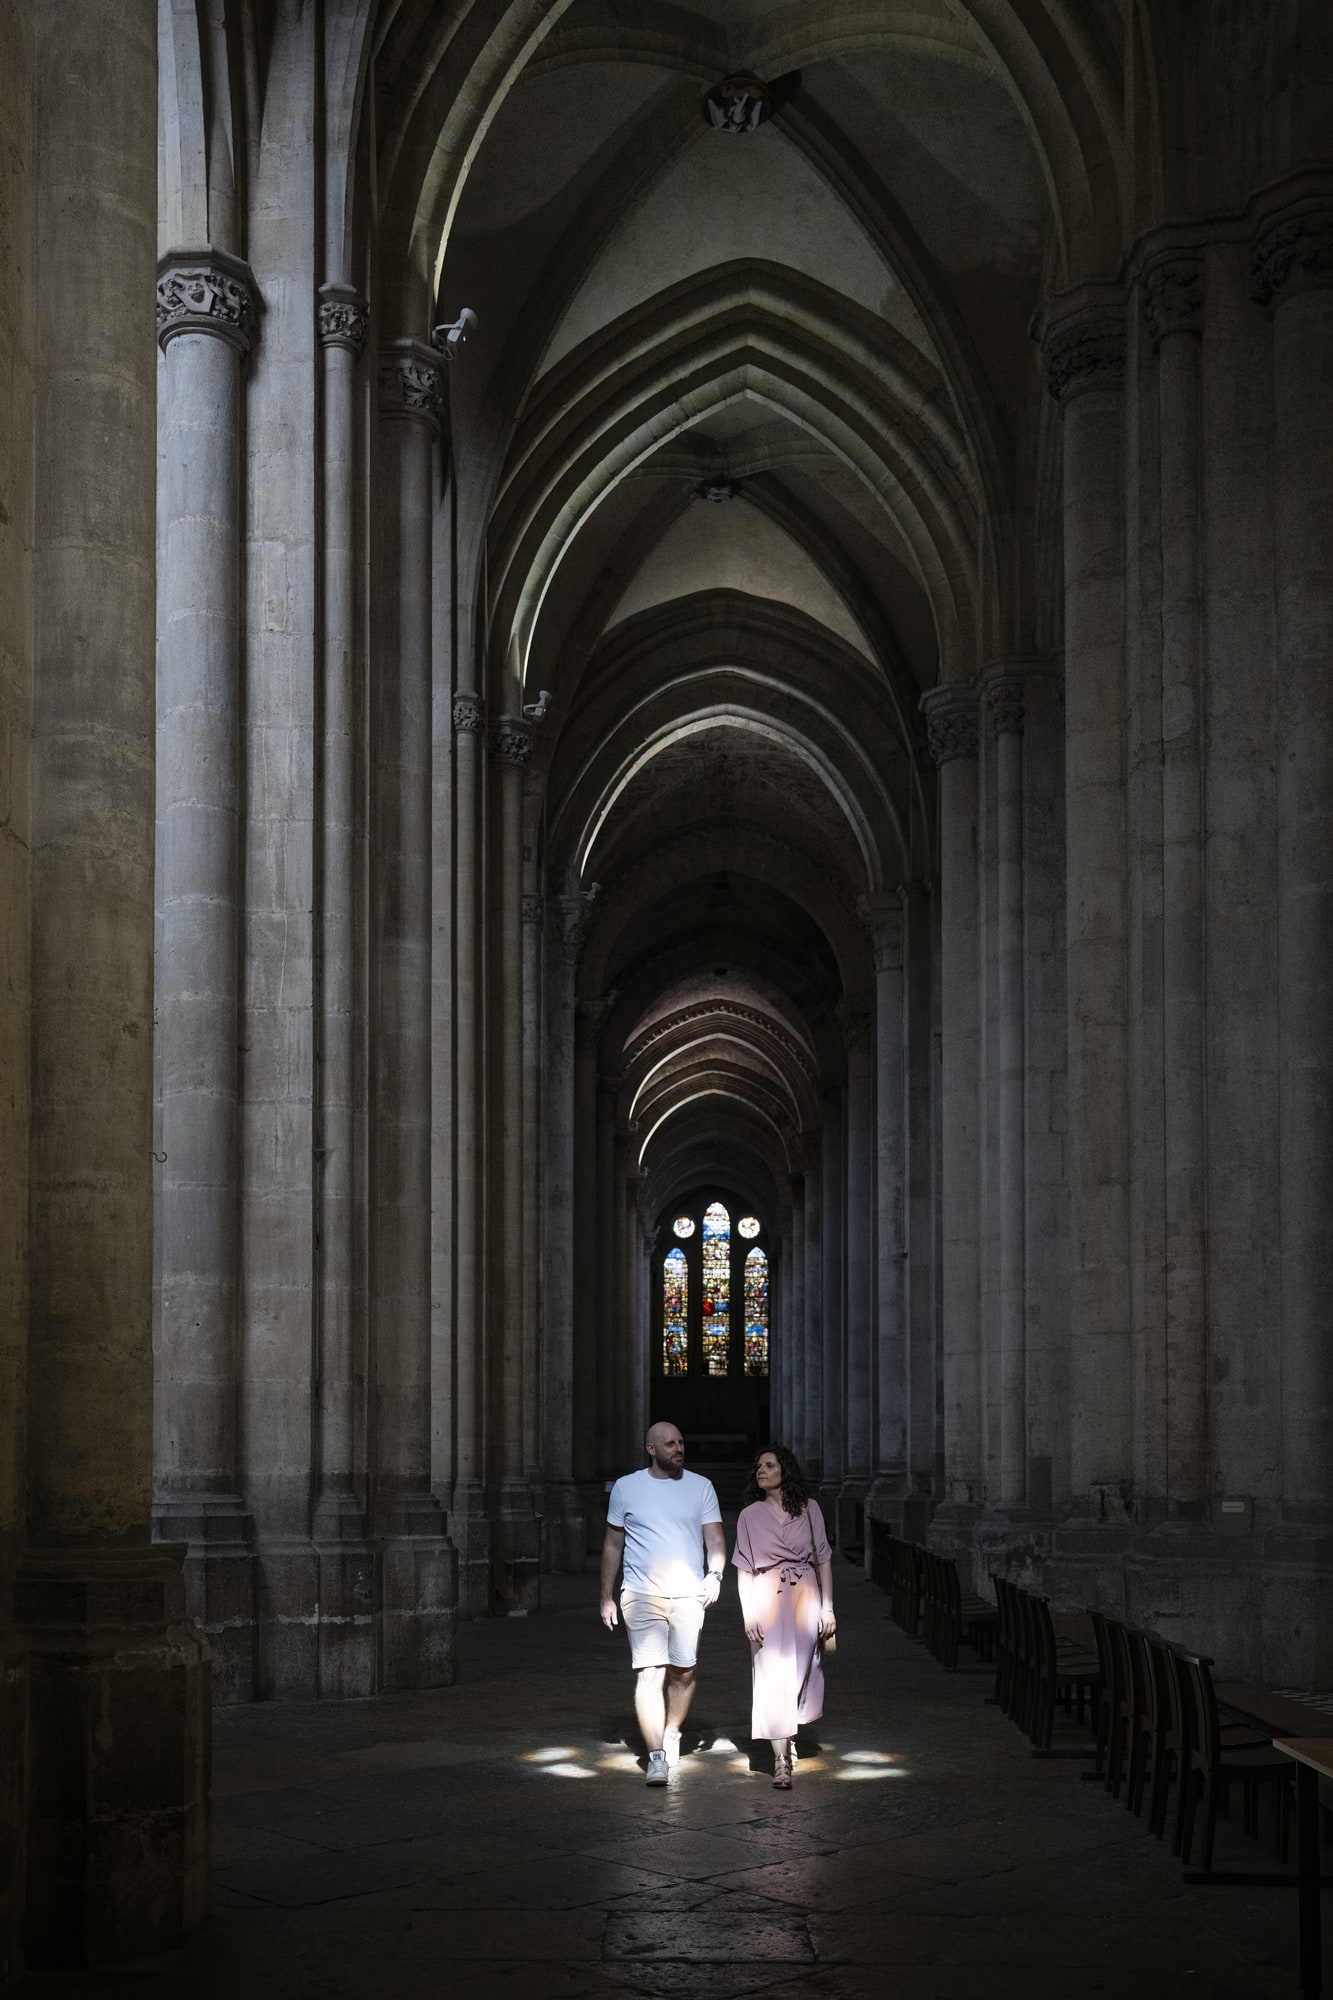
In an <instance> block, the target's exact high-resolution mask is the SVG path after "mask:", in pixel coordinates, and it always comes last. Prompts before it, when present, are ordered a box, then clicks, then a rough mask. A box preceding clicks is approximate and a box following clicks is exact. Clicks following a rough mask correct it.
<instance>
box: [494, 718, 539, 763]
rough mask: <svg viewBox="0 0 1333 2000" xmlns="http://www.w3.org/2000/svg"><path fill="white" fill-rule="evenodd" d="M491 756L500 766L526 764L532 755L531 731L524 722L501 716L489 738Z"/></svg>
mask: <svg viewBox="0 0 1333 2000" xmlns="http://www.w3.org/2000/svg"><path fill="white" fill-rule="evenodd" d="M491 755H492V756H493V757H495V758H496V759H497V760H498V761H499V762H500V763H501V764H526V763H527V761H528V759H529V757H530V756H531V755H532V731H531V730H530V729H529V728H528V726H527V724H526V722H519V721H518V720H517V719H516V718H515V717H514V716H512V715H502V716H501V718H500V720H499V721H498V722H497V723H496V725H495V733H494V734H493V736H492V737H491Z"/></svg>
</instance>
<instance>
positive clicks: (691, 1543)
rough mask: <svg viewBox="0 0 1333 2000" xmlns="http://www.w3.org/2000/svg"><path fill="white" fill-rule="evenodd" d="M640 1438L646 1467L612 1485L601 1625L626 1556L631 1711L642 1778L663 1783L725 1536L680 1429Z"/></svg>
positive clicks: (716, 1585)
mask: <svg viewBox="0 0 1333 2000" xmlns="http://www.w3.org/2000/svg"><path fill="white" fill-rule="evenodd" d="M644 1443H645V1447H646V1449H647V1453H648V1463H647V1465H646V1466H644V1468H643V1470H642V1471H641V1472H630V1473H627V1474H626V1475H625V1477H624V1478H623V1479H617V1481H616V1483H615V1485H614V1486H613V1487H612V1488H611V1499H610V1502H609V1504H608V1506H607V1510H606V1540H605V1541H604V1542H603V1543H602V1623H603V1625H605V1627H606V1629H607V1631H608V1632H611V1631H614V1630H615V1627H616V1625H617V1623H618V1622H619V1621H618V1618H617V1614H616V1598H615V1589H616V1571H617V1570H618V1569H619V1568H620V1566H621V1563H622V1562H623V1563H624V1566H625V1582H624V1588H623V1589H622V1590H621V1593H620V1609H621V1611H622V1612H623V1613H624V1615H625V1629H626V1631H627V1632H628V1633H629V1647H630V1664H631V1666H632V1667H633V1668H634V1712H635V1714H636V1715H637V1716H638V1718H639V1727H640V1729H641V1730H642V1731H643V1740H644V1742H645V1743H646V1744H647V1746H648V1783H649V1784H650V1785H665V1784H666V1783H667V1782H668V1780H669V1777H670V1773H671V1769H672V1766H673V1765H675V1764H676V1763H677V1762H678V1761H679V1759H680V1732H681V1730H682V1728H683V1727H684V1723H685V1717H686V1716H687V1715H688V1714H689V1711H690V1703H691V1702H692V1701H693V1699H694V1666H695V1655H696V1653H697V1651H698V1646H699V1633H700V1630H701V1629H702V1627H703V1622H704V1613H705V1611H707V1609H708V1607H709V1606H710V1605H711V1604H716V1603H717V1596H718V1592H719V1591H720V1590H721V1588H722V1571H723V1567H724V1565H725V1563H726V1560H727V1542H726V1537H725V1535H724V1534H723V1532H722V1509H721V1508H720V1507H719V1506H718V1504H717V1494H716V1493H715V1492H714V1491H713V1482H712V1480H711V1479H702V1478H700V1476H699V1474H698V1473H697V1472H687V1471H686V1470H685V1440H684V1438H683V1437H682V1436H681V1434H680V1432H679V1431H678V1430H677V1429H676V1426H675V1425H674V1424H654V1425H653V1427H652V1429H651V1430H650V1431H649V1433H648V1436H647V1438H646V1439H645V1440H644Z"/></svg>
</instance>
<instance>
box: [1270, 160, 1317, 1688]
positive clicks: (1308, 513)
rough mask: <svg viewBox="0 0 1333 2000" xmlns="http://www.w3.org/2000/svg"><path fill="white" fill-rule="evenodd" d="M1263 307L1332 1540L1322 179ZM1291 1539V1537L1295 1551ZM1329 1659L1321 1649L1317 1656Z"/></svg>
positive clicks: (1297, 1388) (1307, 1406)
mask: <svg viewBox="0 0 1333 2000" xmlns="http://www.w3.org/2000/svg"><path fill="white" fill-rule="evenodd" d="M1252 288H1253V291H1254V294H1255V296H1256V298H1257V299H1258V300H1259V301H1260V303H1262V304H1264V305H1266V306H1267V307H1268V309H1269V310H1270V312H1271V313H1272V316H1273V418H1274V468H1273V489H1274V501H1275V523H1274V526H1275V538H1274V539H1275V582H1276V598H1277V678H1278V720H1277V746H1276V747H1277V760H1278V795H1277V809H1278V925H1279V930H1278V963H1277V981H1278V1047H1279V1063H1280V1066H1281V1072H1280V1074H1281V1081H1280V1096H1279V1103H1280V1117H1281V1127H1280V1139H1279V1144H1280V1149H1281V1150H1280V1172H1281V1190H1282V1196H1281V1199H1282V1224H1281V1239H1282V1294H1281V1328H1282V1505H1283V1513H1284V1515H1285V1517H1286V1519H1287V1520H1288V1521H1289V1522H1291V1523H1292V1524H1293V1526H1294V1527H1304V1528H1308V1529H1311V1530H1314V1531H1315V1532H1316V1533H1318V1534H1319V1535H1321V1536H1322V1539H1323V1542H1324V1545H1325V1548H1327V1546H1328V1544H1329V1542H1331V1541H1333V1534H1331V1533H1330V1530H1331V1529H1333V1446H1331V1445H1330V1438H1333V1229H1330V1226H1329V1218H1330V1216H1331V1215H1333V701H1330V696H1329V662H1330V659H1333V537H1331V536H1330V528H1329V524H1330V521H1333V184H1330V180H1329V177H1328V176H1327V174H1310V175H1308V176H1305V177H1303V179H1302V180H1300V181H1298V182H1296V183H1294V184H1292V183H1288V184H1287V186H1286V187H1285V188H1284V189H1282V190H1279V191H1277V192H1276V193H1275V194H1274V195H1272V196H1270V197H1269V198H1268V199H1267V200H1266V201H1265V203H1264V204H1263V206H1262V208H1261V212H1260V216H1259V219H1258V228H1257V233H1256V237H1255V245H1254V256H1253V267H1252ZM1298 1546H1299V1539H1298V1538H1296V1539H1295V1540H1294V1541H1293V1552H1295V1550H1296V1548H1297V1547H1298ZM1324 1670H1325V1671H1327V1654H1325V1667H1324Z"/></svg>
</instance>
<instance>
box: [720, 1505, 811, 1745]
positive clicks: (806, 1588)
mask: <svg viewBox="0 0 1333 2000" xmlns="http://www.w3.org/2000/svg"><path fill="white" fill-rule="evenodd" d="M831 1554H832V1551H831V1550H830V1548H829V1545H828V1537H827V1535H826V1534H825V1533H824V1516H823V1514H822V1513H821V1512H820V1510H819V1502H818V1501H817V1500H811V1501H810V1502H809V1504H808V1505H807V1506H806V1508H805V1510H804V1511H803V1512H802V1513H800V1514H796V1515H794V1516H793V1515H790V1514H781V1515H779V1514H778V1513H777V1512H776V1511H775V1509H774V1508H772V1507H770V1506H769V1504H768V1502H767V1501H766V1500H756V1501H754V1502H753V1503H752V1504H751V1505H750V1506H749V1507H746V1508H744V1509H743V1510H742V1512H741V1517H740V1519H739V1520H738V1521H737V1523H736V1548H735V1552H734V1554H733V1555H732V1558H731V1560H732V1561H733V1563H735V1565H736V1567H737V1569H740V1570H744V1571H745V1572H746V1573H747V1575H750V1576H753V1577H755V1578H756V1579H757V1584H758V1587H757V1589H756V1591H755V1597H756V1599H757V1604H756V1612H755V1616H756V1620H757V1622H758V1624H759V1625H760V1626H762V1628H763V1633H764V1643H763V1645H762V1646H751V1648H750V1658H751V1664H752V1666H753V1669H754V1701H753V1706H752V1708H751V1711H750V1733H751V1735H752V1736H754V1737H757V1738H759V1739H761V1740H762V1741H764V1742H768V1743H773V1742H776V1741H779V1740H780V1739H781V1738H782V1737H784V1736H794V1735H795V1734H796V1729H797V1725H798V1723H802V1722H813V1721H814V1720H815V1718H816V1717H817V1716H820V1715H822V1714H823V1713H824V1670H823V1668H822V1667H821V1666H820V1664H819V1649H818V1645H817V1641H818V1638H819V1612H820V1606H821V1603H822V1599H821V1597H820V1594H819V1577H818V1574H817V1572H816V1569H815V1563H822V1562H828V1561H829V1559H830V1556H831ZM812 1555H813V1558H814V1561H812V1560H811V1557H812ZM746 1622H747V1623H748V1622H749V1620H748V1619H747V1621H746Z"/></svg>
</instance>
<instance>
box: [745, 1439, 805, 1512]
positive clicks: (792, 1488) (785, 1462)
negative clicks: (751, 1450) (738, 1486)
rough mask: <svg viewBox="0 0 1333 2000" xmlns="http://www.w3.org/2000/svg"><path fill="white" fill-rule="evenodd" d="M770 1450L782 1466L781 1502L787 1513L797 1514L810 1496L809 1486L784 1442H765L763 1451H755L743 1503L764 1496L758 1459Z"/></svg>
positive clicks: (798, 1464)
mask: <svg viewBox="0 0 1333 2000" xmlns="http://www.w3.org/2000/svg"><path fill="white" fill-rule="evenodd" d="M769 1452H772V1454H773V1456H774V1458H775V1459H776V1460H777V1462H778V1464H779V1465H780V1466H781V1467H782V1504H783V1507H784V1508H785V1509H786V1511H787V1513H789V1514H793V1515H794V1514H799V1513H800V1511H801V1509H802V1508H803V1507H804V1506H805V1503H806V1501H807V1500H808V1499H809V1498H810V1488H809V1487H808V1486H807V1485H806V1483H805V1474H804V1473H803V1472H802V1470H801V1466H800V1461H799V1459H798V1458H797V1456H796V1454H795V1452H792V1451H788V1449H787V1447H786V1445H785V1444H766V1445H765V1446H764V1449H763V1451H757V1452H756V1453H755V1457H754V1464H753V1465H752V1466H751V1467H750V1477H749V1479H748V1480H747V1482H746V1486H745V1505H746V1506H747V1507H748V1506H750V1504H751V1503H752V1502H753V1501H755V1500H762V1499H764V1498H765V1497H766V1496H765V1495H764V1494H763V1493H761V1492H760V1490H759V1477H758V1474H759V1461H760V1459H761V1458H763V1457H765V1456H766V1454H767V1453H769Z"/></svg>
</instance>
